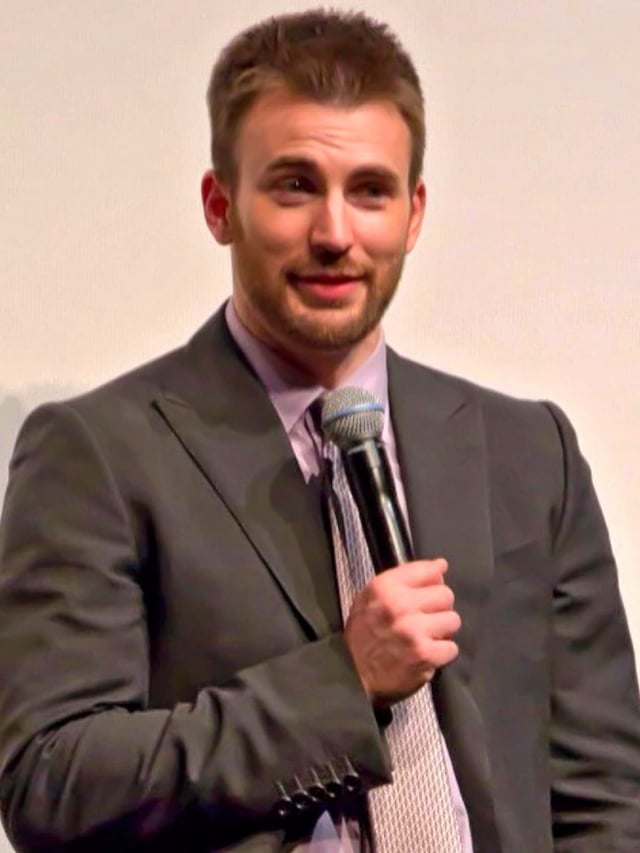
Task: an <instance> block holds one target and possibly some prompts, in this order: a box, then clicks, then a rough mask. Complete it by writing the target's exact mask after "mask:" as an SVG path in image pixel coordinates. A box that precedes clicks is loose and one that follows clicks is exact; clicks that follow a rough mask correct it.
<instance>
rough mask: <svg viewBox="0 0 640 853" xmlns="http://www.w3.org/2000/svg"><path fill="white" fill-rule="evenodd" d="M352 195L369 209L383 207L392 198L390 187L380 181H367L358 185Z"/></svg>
mask: <svg viewBox="0 0 640 853" xmlns="http://www.w3.org/2000/svg"><path fill="white" fill-rule="evenodd" d="M351 195H352V196H353V197H354V198H355V199H356V201H357V202H358V203H359V204H363V205H365V206H367V207H375V208H377V207H382V206H383V205H384V204H385V203H386V201H387V200H388V199H389V197H390V196H391V192H390V190H389V187H388V186H387V185H386V184H382V183H380V182H378V181H367V182H365V183H361V184H357V185H356V186H355V187H354V188H353V189H352V190H351Z"/></svg>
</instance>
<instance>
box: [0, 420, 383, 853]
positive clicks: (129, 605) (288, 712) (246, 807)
mask: <svg viewBox="0 0 640 853" xmlns="http://www.w3.org/2000/svg"><path fill="white" fill-rule="evenodd" d="M138 548H139V542H138V541H137V536H136V532H135V530H134V528H133V525H132V521H131V511H130V507H129V506H128V505H127V504H126V503H125V501H124V500H123V498H122V496H121V494H120V493H119V490H118V484H117V482H116V480H115V478H114V477H113V474H112V471H111V470H110V467H109V464H108V463H107V461H106V459H105V455H104V453H103V451H102V448H100V447H99V446H98V444H97V443H96V442H95V440H94V438H93V436H92V433H91V431H90V429H89V428H88V427H87V425H86V423H85V422H84V420H83V418H82V417H81V415H80V414H79V413H78V411H77V410H76V409H74V407H73V406H72V405H65V404H63V405H59V406H48V407H43V408H42V409H40V410H38V411H36V412H35V413H34V414H33V415H32V416H31V417H30V418H29V419H28V421H27V423H26V425H25V427H24V428H23V430H22V433H21V435H20V437H19V439H18V443H17V445H16V450H15V453H14V457H13V460H12V465H11V473H10V483H9V487H8V490H7V495H6V500H5V506H4V510H3V516H2V525H1V528H0V561H1V572H0V769H1V774H2V790H1V797H2V809H3V816H4V820H5V823H6V827H7V831H8V834H9V836H10V838H11V840H12V842H13V843H14V844H15V845H16V847H17V849H18V850H22V851H29V850H59V849H60V850H63V849H64V850H67V849H69V850H71V849H73V850H85V849H86V850H91V851H97V850H101V849H109V850H113V849H129V846H131V847H132V848H133V849H136V850H139V849H143V847H142V846H141V845H142V844H143V842H144V840H145V839H153V838H158V837H160V836H162V833H163V832H167V831H168V830H169V828H170V827H171V826H172V825H174V824H175V823H176V821H178V822H179V821H180V820H181V817H182V816H183V815H185V814H189V815H190V816H193V815H194V814H195V815H196V818H195V819H196V821H201V822H205V823H206V825H207V826H208V827H209V830H208V832H209V840H210V841H212V840H214V841H216V842H219V843H220V845H222V842H224V841H225V840H229V839H231V840H233V839H234V838H238V837H242V836H243V835H250V834H252V833H255V832H257V831H258V830H259V829H260V828H265V827H266V828H269V827H273V826H274V825H276V826H277V825H279V823H278V822H279V821H280V823H281V822H282V818H279V817H278V815H277V814H276V813H275V812H274V809H275V807H276V806H277V804H278V802H280V804H281V805H282V802H284V801H283V800H282V796H283V794H286V795H290V794H291V793H292V792H294V791H295V790H296V788H299V787H302V788H304V787H305V786H306V785H308V783H309V780H310V779H312V780H313V779H315V780H316V781H317V780H318V779H319V780H320V782H323V783H326V782H327V781H328V780H329V779H331V778H334V781H335V780H337V781H338V782H340V781H344V780H345V779H348V778H351V775H353V774H354V772H355V775H357V776H359V777H360V780H361V782H362V784H363V785H364V787H365V788H366V787H369V786H372V785H375V784H379V783H381V782H383V781H386V780H387V779H388V772H389V771H388V766H387V756H386V753H385V750H384V745H383V741H382V739H381V736H380V733H379V730H378V727H377V724H376V721H375V717H374V715H373V713H372V710H371V707H370V705H369V703H368V701H367V699H366V696H365V694H364V692H363V691H362V689H361V687H360V684H359V681H358V677H357V674H356V672H355V670H354V667H353V665H352V662H351V659H350V657H349V654H348V652H347V650H346V647H345V645H344V642H343V640H342V637H341V636H340V635H331V636H328V637H326V638H323V639H319V640H317V641H316V642H311V643H307V644H303V645H301V646H300V648H298V649H294V650H292V651H291V652H288V653H286V654H283V655H282V656H280V657H278V658H277V659H270V660H266V661H263V662H261V663H258V664H256V665H254V666H251V667H249V668H247V669H244V670H243V671H240V672H238V673H237V675H236V677H235V678H234V679H233V680H232V681H231V682H229V683H227V684H224V685H212V686H211V687H208V688H206V689H203V690H202V691H201V692H200V693H199V694H198V695H197V696H196V697H195V699H194V701H193V702H191V703H188V704H187V703H185V704H177V705H176V706H175V707H172V708H166V709H149V707H148V680H149V670H150V650H149V642H148V633H147V624H146V620H145V600H144V588H143V586H144V585H143V581H142V578H141V575H140V571H141V570H140V559H139V554H138ZM214 629H215V626H212V630H214ZM194 654H197V650H194ZM145 849H146V848H145ZM154 849H155V848H154Z"/></svg>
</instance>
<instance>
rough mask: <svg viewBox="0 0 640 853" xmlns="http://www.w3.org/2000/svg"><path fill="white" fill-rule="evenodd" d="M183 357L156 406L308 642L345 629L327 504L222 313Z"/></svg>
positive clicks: (217, 315) (186, 350) (214, 318)
mask: <svg viewBox="0 0 640 853" xmlns="http://www.w3.org/2000/svg"><path fill="white" fill-rule="evenodd" d="M182 356H183V357H182V360H181V362H180V363H179V365H178V369H177V371H176V372H175V373H174V374H173V375H172V376H171V377H170V380H169V382H168V383H167V388H166V390H165V393H164V394H163V395H162V396H161V397H159V398H158V399H157V400H156V401H155V405H156V407H157V408H158V410H159V411H160V412H161V414H162V416H163V417H164V418H165V420H166V421H167V423H168V424H169V426H170V427H171V429H172V430H173V432H174V433H175V435H176V437H177V438H178V440H179V441H180V442H181V443H182V445H183V446H184V448H185V449H186V451H187V452H188V454H189V455H190V457H191V459H192V460H193V462H194V463H195V464H196V465H197V466H198V467H199V469H200V470H201V472H202V473H203V475H204V476H205V477H206V478H207V480H208V481H209V483H210V484H211V486H212V488H213V489H214V490H215V491H216V492H217V493H218V495H219V496H220V498H221V499H222V500H223V501H224V503H225V505H226V507H227V508H228V510H229V512H230V513H231V514H232V515H233V516H234V518H235V519H236V521H237V523H238V524H239V525H240V527H241V528H242V529H243V531H244V533H245V534H246V536H247V538H248V539H249V540H250V542H251V544H252V545H253V547H254V548H255V550H256V551H257V552H258V553H259V555H260V556H261V557H262V559H263V561H264V563H265V566H266V568H267V569H268V571H270V572H271V574H272V575H273V577H274V579H275V581H276V582H277V583H278V585H279V586H280V587H281V589H282V591H283V593H284V594H285V596H286V597H287V598H288V600H289V602H290V604H291V606H292V607H293V609H294V610H295V611H296V613H297V615H298V617H299V618H300V620H301V622H302V624H303V627H304V628H305V631H306V633H307V635H308V636H309V637H310V638H314V637H318V636H324V635H326V634H327V633H329V632H330V631H332V630H335V629H336V628H337V627H338V626H339V624H340V614H339V605H338V601H337V595H336V590H335V581H334V578H333V569H332V562H331V560H332V558H331V554H330V551H329V545H328V540H327V535H326V532H325V530H324V527H323V524H322V519H321V514H320V511H319V506H318V505H317V502H316V501H315V500H314V495H313V492H312V490H311V489H310V488H309V487H308V486H307V485H306V484H305V482H304V478H303V476H302V473H301V472H300V469H299V467H298V464H297V462H296V459H295V457H294V455H293V453H292V451H291V446H290V444H289V440H288V437H287V435H286V433H285V431H284V429H283V427H282V424H281V422H280V420H279V418H278V416H277V414H276V412H275V410H274V408H273V406H272V405H271V403H270V401H269V399H268V397H267V395H266V393H265V391H264V389H263V387H262V385H261V384H260V382H259V381H258V379H257V378H256V377H255V376H254V375H253V373H252V371H251V370H250V368H249V367H248V366H247V365H246V363H245V362H244V360H243V358H242V356H241V354H240V353H239V352H238V350H237V348H236V346H235V344H234V342H233V340H232V339H231V337H230V335H229V333H228V331H227V328H226V324H225V322H224V319H223V316H222V313H221V312H218V313H217V314H216V315H215V316H214V317H213V318H212V320H210V321H209V323H207V325H206V326H205V327H204V328H203V329H202V330H200V332H199V333H198V334H197V335H196V336H195V337H194V339H193V340H192V341H191V343H190V344H189V346H188V347H187V348H186V349H185V350H183V352H182ZM214 541H215V532H213V533H212V543H213V542H214Z"/></svg>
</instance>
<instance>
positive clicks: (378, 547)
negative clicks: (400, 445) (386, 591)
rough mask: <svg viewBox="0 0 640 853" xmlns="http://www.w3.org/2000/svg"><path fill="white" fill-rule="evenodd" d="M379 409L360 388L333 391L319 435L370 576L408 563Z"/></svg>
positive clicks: (326, 399)
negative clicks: (344, 483) (353, 515)
mask: <svg viewBox="0 0 640 853" xmlns="http://www.w3.org/2000/svg"><path fill="white" fill-rule="evenodd" d="M383 425H384V409H383V407H382V404H381V403H380V402H379V401H378V400H376V398H375V397H374V396H373V394H370V393H369V391H367V390H366V389H364V388H353V387H352V388H339V389H338V390H336V391H330V392H328V393H327V394H325V395H324V397H323V400H322V431H323V433H324V437H325V440H329V441H333V442H334V443H335V444H336V445H337V446H338V448H339V449H340V455H341V457H342V462H343V464H344V468H345V471H346V474H347V480H348V482H349V486H350V488H351V493H352V494H353V497H354V500H355V503H356V506H357V508H358V512H359V514H360V519H361V521H362V528H363V531H364V535H365V538H366V540H367V545H368V546H369V551H370V552H371V561H372V563H373V567H374V569H375V571H376V573H379V572H382V571H384V570H385V569H390V568H393V566H398V565H400V563H406V562H408V561H409V560H412V559H413V553H412V548H411V540H410V539H409V533H408V530H407V525H406V523H405V519H404V515H403V512H402V509H401V508H400V504H399V502H398V495H397V493H396V489H395V485H394V481H393V474H392V473H391V466H390V465H389V458H388V456H387V452H386V450H385V448H384V445H383V443H382V441H381V438H380V436H381V435H382V427H383Z"/></svg>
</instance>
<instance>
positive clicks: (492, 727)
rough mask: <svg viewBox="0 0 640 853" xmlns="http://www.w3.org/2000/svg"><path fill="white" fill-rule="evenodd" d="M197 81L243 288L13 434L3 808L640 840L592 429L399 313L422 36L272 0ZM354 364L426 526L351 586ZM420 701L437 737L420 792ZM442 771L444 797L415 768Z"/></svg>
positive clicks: (300, 834) (618, 610) (135, 834)
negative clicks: (342, 459) (153, 353)
mask: <svg viewBox="0 0 640 853" xmlns="http://www.w3.org/2000/svg"><path fill="white" fill-rule="evenodd" d="M209 107H210V113H211V120H212V130H213V145H212V153H213V169H212V170H211V171H209V172H208V173H207V174H206V175H205V177H204V179H203V183H202V196H203V204H204V211H205V217H206V221H207V224H208V226H209V228H210V230H211V232H212V234H213V236H214V237H215V239H216V240H217V241H218V242H219V243H221V244H225V245H228V246H229V247H230V253H231V260H232V277H233V296H232V299H231V300H230V302H229V303H228V304H227V305H226V306H224V307H223V308H222V309H221V310H220V311H219V312H218V313H217V314H216V315H215V316H214V317H213V319H212V320H210V321H209V322H208V323H207V324H206V325H205V326H204V327H203V329H201V330H200V331H199V332H198V333H197V334H196V335H195V337H194V338H193V339H192V341H191V342H190V343H189V344H188V345H187V346H186V347H184V348H182V349H180V350H177V351H176V352H174V353H171V354H169V355H167V356H165V357H163V358H161V359H159V360H157V361H155V362H153V363H152V364H150V365H147V366H145V367H143V368H140V369H138V370H136V371H134V372H133V373H131V374H129V375H127V376H125V377H122V378H120V379H118V380H116V381H114V382H112V383H110V384H109V385H107V386H105V387H103V388H101V389H98V390H96V391H94V392H92V393H90V394H87V395H85V396H83V397H81V398H78V399H76V400H71V401H68V402H66V403H62V404H57V405H49V406H45V407H43V408H41V409H40V410H38V411H36V412H35V413H34V414H32V415H31V417H30V418H29V419H28V420H27V423H26V424H25V426H24V428H23V430H22V432H21V435H20V437H19V439H18V442H17V446H16V450H15V453H14V458H13V461H12V466H11V477H10V484H9V488H8V491H7V497H6V502H5V507H4V511H3V519H2V528H1V534H0V557H1V561H2V566H1V574H0V650H1V652H0V653H1V659H0V667H1V668H0V678H1V682H0V683H1V684H2V691H1V694H0V756H1V762H2V763H1V771H2V808H3V816H4V821H5V825H6V827H7V831H8V833H9V836H10V838H11V839H12V841H13V843H14V844H15V845H16V848H17V849H18V850H24V851H31V850H34V851H35V850H64V851H67V850H69V851H100V850H105V851H106V850H109V851H111V850H119V851H122V850H147V851H169V850H175V851H183V850H189V851H203V852H204V851H210V850H222V849H225V850H237V851H278V850H287V851H289V850H296V851H312V853H317V851H328V850H330V851H338V850H345V851H351V850H353V851H366V850H371V849H376V850H378V851H379V853H388V851H392V850H407V851H412V850H414V849H420V850H443V851H445V850H454V849H455V850H457V851H465V853H469V851H471V850H473V851H475V853H498V852H499V851H502V853H513V851H535V853H538V851H550V850H556V851H566V853H572V851H581V852H582V853H595V851H600V850H602V851H604V850H607V851H619V852H620V851H622V853H624V851H629V853H631V851H634V853H637V850H638V849H640V724H639V719H640V718H639V713H638V711H639V708H638V692H637V682H636V676H635V673H634V666H633V656H632V652H631V646H630V642H629V637H628V632H627V627H626V622H625V618H624V613H623V609H622V604H621V601H620V597H619V592H618V587H617V581H616V574H615V566H614V563H613V558H612V556H611V552H610V548H609V543H608V538H607V534H606V530H605V527H604V523H603V520H602V517H601V514H600V511H599V509H598V505H597V501H596V498H595V496H594V494H593V490H592V487H591V484H590V479H589V473H588V469H587V467H586V464H585V462H584V460H583V459H582V458H581V456H580V454H579V451H578V448H577V445H576V440H575V436H574V434H573V431H572V430H571V427H570V426H569V424H568V423H567V420H566V418H565V417H564V415H563V414H562V413H561V412H559V411H558V410H557V409H556V408H555V407H554V406H552V405H548V404H537V403H529V402H522V401H516V400H512V399H509V398H507V397H504V396H501V395H499V394H497V393H494V392H491V391H487V390H483V389H480V388H478V387H475V386H473V385H471V384H469V383H466V382H464V381H462V380H458V379H455V378H452V377H448V376H445V375H442V374H439V373H436V372H434V371H432V370H429V369H426V368H423V367H420V366H418V365H416V364H413V363H410V362H408V361H406V360H404V359H402V358H400V357H399V356H397V355H396V354H395V353H393V352H392V351H390V350H387V349H385V346H384V343H383V341H382V337H381V328H380V321H381V318H382V316H383V314H384V311H385V308H386V306H387V305H388V303H389V301H390V299H391V298H392V296H393V294H394V292H395V289H396V286H397V284H398V280H399V278H400V273H401V269H402V264H403V260H404V257H405V255H406V253H407V252H408V251H410V250H411V248H412V247H413V245H414V243H415V241H416V239H417V237H418V233H419V231H420V226H421V222H422V214H423V211H424V206H425V188H424V184H423V183H422V180H421V178H420V175H421V167H422V151H423V146H424V118H423V108H422V97H421V93H420V86H419V82H418V79H417V76H416V73H415V70H414V68H413V66H412V64H411V62H410V60H409V59H408V57H407V56H406V54H405V52H404V51H403V50H402V48H401V47H400V46H399V45H398V43H397V42H396V40H395V39H394V38H393V37H392V36H391V35H390V34H389V32H388V31H387V30H386V28H384V27H383V26H381V25H379V24H377V23H375V22H372V21H370V20H369V19H367V18H365V17H364V16H361V15H342V14H338V13H323V12H310V13H305V14H302V15H293V16H288V17H281V18H279V19H273V20H270V21H267V22H264V23H262V24H259V25H258V26H257V27H255V28H253V29H251V30H249V31H247V32H245V33H243V34H241V35H240V36H239V37H238V38H237V39H236V40H235V41H234V42H232V43H231V44H230V45H229V46H228V47H227V48H226V50H225V51H224V52H223V54H222V55H221V57H220V58H219V60H218V63H217V65H216V67H215V68H214V73H213V76H212V80H211V84H210V88H209ZM345 385H358V386H363V387H364V388H366V389H368V390H369V391H372V392H374V393H375V394H376V395H377V396H378V397H379V398H380V399H381V400H382V401H383V403H384V404H385V409H386V413H387V414H386V419H385V423H384V430H383V439H384V441H385V444H386V445H387V449H388V453H389V456H390V459H391V464H392V468H393V474H394V478H395V480H396V484H397V487H398V491H399V494H400V501H401V502H402V503H404V504H405V505H406V511H407V516H408V520H409V526H410V530H411V538H412V541H413V545H414V549H415V552H416V554H417V555H418V556H419V557H420V558H421V559H418V560H415V561H412V562H409V563H407V564H405V565H402V566H399V567H397V568H394V569H392V570H390V571H388V572H385V573H382V574H380V575H378V576H377V577H372V576H371V575H369V577H368V578H367V579H366V581H365V583H364V585H363V586H362V588H360V589H357V590H355V591H354V597H353V601H350V602H348V603H345V597H344V595H343V594H342V586H343V583H344V577H343V575H342V574H341V572H343V571H344V570H345V567H344V560H343V559H341V558H340V557H339V553H340V547H341V541H340V534H339V532H336V531H337V530H338V528H339V525H336V524H335V514H334V515H332V516H331V517H330V518H329V516H328V515H327V514H324V515H323V512H322V508H321V501H320V500H319V496H318V494H317V490H316V489H315V486H314V480H315V476H316V475H318V474H320V473H321V470H322V468H323V466H324V464H325V463H324V460H323V456H324V453H325V450H326V448H324V447H323V446H322V444H323V437H322V435H321V434H320V433H319V432H318V430H317V426H316V421H314V419H313V416H312V413H313V411H314V403H315V401H316V400H317V399H318V398H319V397H320V396H321V395H322V394H323V393H324V391H325V390H326V389H335V388H340V387H343V386H345ZM334 498H335V495H333V496H331V495H329V496H328V497H327V500H328V501H329V505H330V506H333V507H334V513H335V511H336V509H335V508H336V504H335V503H332V501H333V499H334ZM338 510H340V506H339V505H338ZM329 521H331V524H329V523H328V522H329ZM342 546H344V543H342ZM347 557H348V559H347V563H348V562H349V560H351V554H347ZM347 569H348V566H347ZM363 570H364V569H363ZM454 594H455V600H454ZM341 606H342V608H343V611H344V618H342V617H341V612H340V608H341ZM454 638H455V639H454ZM423 699H424V703H423V705H421V706H420V710H419V711H418V716H417V721H418V725H417V727H414V728H413V729H410V730H409V729H407V730H406V731H404V732H403V730H402V721H403V720H406V719H408V717H407V713H408V712H407V711H406V709H408V708H414V707H415V704H413V703H415V702H416V701H422V700H423ZM434 708H435V712H437V719H436V717H435V715H434V714H433V711H434ZM429 714H431V717H429ZM421 715H422V716H421ZM412 719H413V720H414V721H415V720H416V717H415V716H414V717H412ZM427 719H429V720H431V722H433V721H434V720H435V723H434V724H435V726H436V737H435V740H434V742H433V743H431V744H430V745H429V749H431V748H434V749H435V751H434V752H433V753H430V754H429V755H430V756H432V758H431V757H430V760H429V762H428V766H427V767H426V768H424V769H421V771H420V772H421V774H422V775H421V777H420V779H419V781H418V782H416V783H412V784H413V788H412V789H411V794H412V795H413V796H412V797H410V798H408V797H407V796H406V791H405V792H404V793H402V792H401V782H400V779H402V778H410V777H404V776H403V774H404V773H405V771H407V769H408V770H409V771H411V767H409V768H407V766H405V765H412V764H413V763H414V762H413V758H414V756H412V755H411V751H412V746H413V747H414V749H415V753H416V755H415V759H416V762H415V763H416V764H417V765H419V761H420V760H421V759H422V758H423V757H424V755H425V752H424V750H425V749H426V748H427V747H426V746H425V747H424V748H423V746H422V744H421V742H420V740H419V738H420V737H421V733H422V731H423V730H424V728H425V726H426V722H425V721H426V720H427ZM430 724H431V723H430ZM438 726H439V728H438ZM408 731H410V733H411V737H410V738H409V739H408V738H407V736H406V735H407V732H408ZM413 733H415V737H416V738H417V739H416V740H415V741H414V740H412V738H413V737H414V734H413ZM419 743H420V746H419V747H418V746H417V744H419ZM398 744H399V745H400V752H396V751H394V750H396V747H397V745H398ZM402 750H404V752H403V751H402ZM398 755H400V756H402V757H401V758H400V759H398V758H397V756H398ZM407 756H408V757H407ZM391 758H393V764H394V766H393V767H392V766H391V764H392V761H391ZM432 786H435V787H432ZM437 786H439V787H438V797H440V796H441V795H442V796H443V797H444V799H443V800H442V801H440V800H438V806H437V808H436V805H435V795H434V797H431V795H430V796H429V797H427V798H426V800H425V797H424V796H423V792H424V790H429V791H432V790H435V788H436V787H437ZM367 802H368V808H367ZM380 803H382V805H379V804H380ZM440 803H442V805H440ZM440 808H442V810H443V811H444V812H446V813H447V814H448V818H447V820H449V823H448V826H449V827H454V834H455V836H456V837H455V839H454V840H450V841H447V842H446V843H445V841H444V836H443V835H438V830H436V831H435V833H434V830H433V819H434V812H436V811H438V810H439V809H440ZM385 809H386V810H385ZM405 823H406V824H407V825H411V826H412V827H417V830H416V831H417V832H418V833H419V836H418V841H417V843H416V844H415V845H412V846H410V847H408V846H407V842H406V841H405V840H403V839H405V838H406V836H405V835H403V831H404V826H403V824H405ZM414 837H415V836H414Z"/></svg>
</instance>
